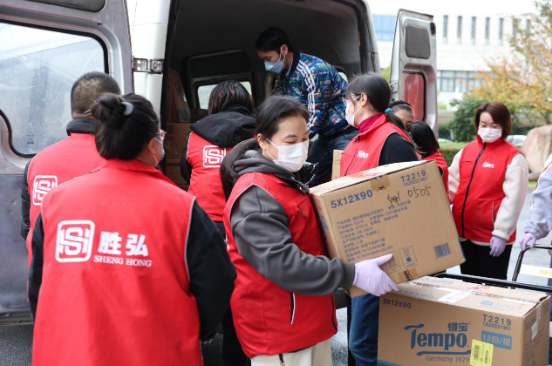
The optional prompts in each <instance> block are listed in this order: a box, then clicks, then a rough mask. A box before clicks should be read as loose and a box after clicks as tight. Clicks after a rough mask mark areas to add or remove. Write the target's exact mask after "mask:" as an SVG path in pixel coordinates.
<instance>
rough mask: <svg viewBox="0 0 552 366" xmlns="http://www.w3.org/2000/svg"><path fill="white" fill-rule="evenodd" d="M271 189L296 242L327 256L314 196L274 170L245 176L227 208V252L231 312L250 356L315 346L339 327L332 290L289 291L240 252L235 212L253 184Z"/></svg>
mask: <svg viewBox="0 0 552 366" xmlns="http://www.w3.org/2000/svg"><path fill="white" fill-rule="evenodd" d="M252 185H257V186H259V187H261V188H263V189H265V190H266V191H267V192H269V193H270V195H271V196H272V197H274V198H275V199H276V200H277V201H278V202H279V203H280V204H281V205H282V207H283V208H284V209H285V211H286V213H287V215H288V226H289V230H290V232H291V241H292V242H293V243H295V245H297V246H298V247H299V249H301V250H302V251H303V252H305V253H308V254H312V255H325V249H324V244H323V241H322V236H321V234H320V229H319V227H318V222H317V219H316V214H315V212H314V209H313V207H312V204H311V201H310V198H309V196H308V195H307V194H303V193H301V192H299V191H297V190H296V189H293V188H290V187H288V186H287V185H285V183H284V182H283V181H282V180H280V179H278V178H276V177H275V176H274V175H272V174H263V173H249V174H245V175H243V176H241V177H240V178H239V179H238V181H237V182H236V185H235V186H234V189H233V190H232V194H231V195H230V197H229V199H228V203H227V204H226V207H225V209H224V225H225V227H226V233H227V244H228V254H229V255H230V259H231V260H232V263H234V266H235V267H236V274H237V277H236V280H235V282H234V292H233V294H232V299H231V302H230V304H231V306H232V316H233V317H234V326H235V328H236V333H237V335H238V338H239V340H240V343H241V345H242V348H243V351H244V352H245V354H246V355H247V356H249V357H255V356H257V355H275V354H280V353H286V352H291V351H295V350H299V349H302V348H306V347H310V346H313V345H315V344H317V343H319V342H322V341H324V340H326V339H328V338H330V337H331V336H332V335H334V334H335V333H336V331H337V326H336V324H337V323H336V317H335V304H334V298H333V295H324V296H310V295H301V294H295V293H291V292H288V291H286V290H284V289H283V288H281V287H279V286H277V285H276V284H274V283H273V282H271V281H270V280H268V279H267V278H266V277H264V276H262V275H261V274H260V273H259V272H257V270H255V269H254V268H253V267H252V266H251V265H250V264H249V263H248V262H247V261H246V260H245V259H244V258H243V257H242V256H241V255H240V254H239V253H238V250H237V247H236V242H235V240H234V237H233V235H232V230H231V227H230V219H229V217H230V211H231V210H232V206H233V205H234V202H235V201H236V199H237V198H238V197H239V196H240V195H241V194H242V193H243V192H244V191H245V190H246V189H247V188H248V187H250V186H252Z"/></svg>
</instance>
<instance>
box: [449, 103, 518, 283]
mask: <svg viewBox="0 0 552 366" xmlns="http://www.w3.org/2000/svg"><path fill="white" fill-rule="evenodd" d="M474 125H475V128H476V130H477V139H476V140H475V141H472V142H470V143H469V144H467V145H466V146H465V147H464V148H463V149H462V150H461V151H460V152H458V154H456V156H455V157H454V160H453V162H452V165H451V166H450V168H449V200H450V202H452V214H453V216H454V221H455V222H456V228H457V230H458V236H459V237H460V242H461V244H462V250H463V251H464V256H465V257H466V262H465V263H463V264H462V265H461V266H460V268H461V270H462V273H464V274H470V275H475V276H482V277H489V278H496V279H502V280H505V279H506V275H507V272H508V263H509V261H510V253H511V251H512V244H513V243H514V242H515V240H516V225H517V221H518V218H519V215H520V213H521V209H522V208H523V202H524V201H525V195H526V193H527V176H528V167H527V162H526V161H525V158H524V157H523V156H522V155H521V153H520V152H519V150H518V149H517V148H516V147H515V146H514V145H512V144H510V143H509V142H508V141H506V137H508V134H509V133H510V129H511V126H512V122H511V118H510V112H509V111H508V108H506V106H505V105H504V104H502V103H500V102H487V103H485V104H483V105H481V106H480V107H479V108H478V109H477V111H476V112H475V119H474Z"/></svg>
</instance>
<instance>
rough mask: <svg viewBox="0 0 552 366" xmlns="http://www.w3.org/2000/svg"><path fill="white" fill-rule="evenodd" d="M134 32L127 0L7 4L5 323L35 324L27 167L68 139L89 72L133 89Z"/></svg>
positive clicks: (0, 20) (2, 160)
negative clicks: (29, 290)
mask: <svg viewBox="0 0 552 366" xmlns="http://www.w3.org/2000/svg"><path fill="white" fill-rule="evenodd" d="M128 29H129V28H128V19H127V11H126V4H125V1H124V0H33V1H28V0H0V191H1V192H2V194H1V196H0V197H1V198H0V325H1V324H16V323H21V322H28V321H30V313H29V310H28V303H27V301H26V298H27V294H26V282H27V278H28V268H27V252H26V249H25V241H24V238H23V237H22V232H21V223H22V215H21V182H22V173H23V170H24V168H25V165H26V164H27V163H28V161H29V160H30V159H32V157H33V156H34V155H35V154H36V153H38V152H39V151H40V150H42V149H43V148H45V147H47V146H49V145H51V144H53V143H55V142H57V141H59V140H61V139H63V138H64V137H66V136H67V133H66V130H65V128H66V125H67V123H68V122H69V121H70V120H71V107H70V92H71V87H72V85H73V83H74V81H75V80H76V79H77V78H79V77H80V76H81V75H83V74H85V73H87V72H90V71H102V72H106V73H109V74H111V75H112V76H113V77H114V78H115V79H116V80H117V81H118V83H119V85H120V86H121V89H122V90H123V92H126V93H128V92H131V91H132V89H133V81H132V67H131V49H130V36H129V30H128ZM39 192H40V190H39ZM44 193H47V192H46V191H45V192H44Z"/></svg>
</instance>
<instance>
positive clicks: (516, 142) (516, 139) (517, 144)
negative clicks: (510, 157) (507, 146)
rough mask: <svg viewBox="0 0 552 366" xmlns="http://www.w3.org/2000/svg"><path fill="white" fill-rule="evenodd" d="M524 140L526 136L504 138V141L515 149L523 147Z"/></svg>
mask: <svg viewBox="0 0 552 366" xmlns="http://www.w3.org/2000/svg"><path fill="white" fill-rule="evenodd" d="M526 138H527V136H526V135H510V136H508V137H507V138H506V141H508V142H509V143H511V144H512V145H514V146H515V147H521V146H523V143H524V142H525V139H526Z"/></svg>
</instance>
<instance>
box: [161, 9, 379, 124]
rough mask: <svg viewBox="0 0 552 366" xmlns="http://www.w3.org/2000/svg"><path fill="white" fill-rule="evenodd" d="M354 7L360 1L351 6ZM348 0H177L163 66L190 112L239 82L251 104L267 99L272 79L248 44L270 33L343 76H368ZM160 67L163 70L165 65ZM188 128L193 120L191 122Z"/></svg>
mask: <svg viewBox="0 0 552 366" xmlns="http://www.w3.org/2000/svg"><path fill="white" fill-rule="evenodd" d="M358 3H360V2H358ZM358 3H357V2H354V1H348V0H264V1H258V0H225V1H217V0H180V1H179V4H178V13H177V16H176V17H174V18H173V19H171V21H173V24H172V27H171V23H170V22H169V34H171V31H174V33H173V34H172V36H169V37H168V44H167V50H168V52H167V54H168V57H167V60H166V63H168V65H169V67H170V68H171V69H174V70H176V71H178V72H179V74H180V78H181V80H182V83H183V87H184V91H185V95H186V99H187V102H188V104H189V106H190V107H191V108H201V109H207V102H208V96H209V93H210V90H211V89H212V88H213V87H214V86H215V85H216V84H217V83H219V82H221V81H224V80H237V81H240V82H242V83H243V84H244V86H246V88H248V89H249V90H250V91H251V93H252V95H253V97H254V99H255V102H256V104H257V105H258V104H260V103H261V102H262V101H263V100H264V99H265V98H266V97H268V96H270V90H271V88H272V80H273V77H274V75H273V74H271V73H268V72H266V71H265V69H264V64H263V61H262V60H261V59H259V57H258V56H257V52H256V49H255V41H256V39H257V37H258V36H259V34H260V33H261V32H262V31H263V30H265V29H266V28H268V27H270V26H277V27H280V28H282V29H284V31H285V32H286V33H287V34H288V36H289V38H290V42H291V43H292V45H293V47H294V48H295V50H298V51H301V52H303V53H307V54H311V55H315V56H317V57H320V58H322V59H323V60H325V61H327V62H328V63H330V64H332V65H334V66H335V67H336V68H337V69H338V70H339V71H340V72H343V74H344V75H345V76H349V77H350V76H352V75H354V74H357V73H362V72H367V71H372V70H375V65H374V62H373V61H372V60H370V59H369V58H367V57H366V56H365V55H368V54H370V53H369V52H366V51H365V50H366V49H367V47H368V44H369V42H368V37H369V32H368V28H367V26H366V25H364V26H363V27H361V26H359V24H360V23H359V20H360V19H364V16H363V13H362V12H363V11H364V12H365V11H366V10H363V9H362V8H361V7H360V5H357V4H358ZM165 67H166V66H165ZM192 122H193V121H192Z"/></svg>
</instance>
